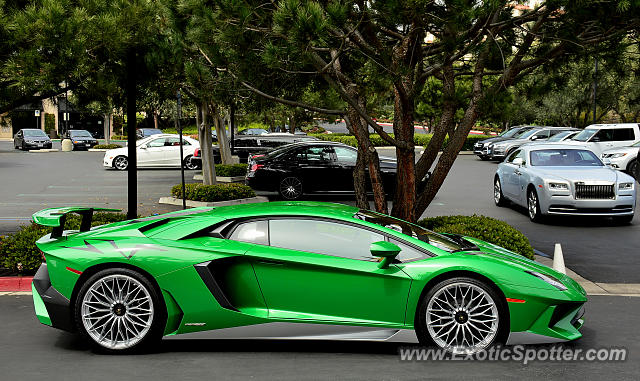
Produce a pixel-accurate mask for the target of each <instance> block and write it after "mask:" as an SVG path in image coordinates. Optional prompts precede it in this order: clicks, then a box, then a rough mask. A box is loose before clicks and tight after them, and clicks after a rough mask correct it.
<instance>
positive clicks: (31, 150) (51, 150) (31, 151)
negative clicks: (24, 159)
mask: <svg viewBox="0 0 640 381" xmlns="http://www.w3.org/2000/svg"><path fill="white" fill-rule="evenodd" d="M59 151H60V150H59V149H57V148H43V149H30V150H29V151H28V152H30V153H46V152H59Z"/></svg>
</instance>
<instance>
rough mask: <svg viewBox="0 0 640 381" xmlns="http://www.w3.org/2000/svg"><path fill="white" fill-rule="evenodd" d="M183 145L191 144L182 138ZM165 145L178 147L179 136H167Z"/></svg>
mask: <svg viewBox="0 0 640 381" xmlns="http://www.w3.org/2000/svg"><path fill="white" fill-rule="evenodd" d="M182 142H183V143H182V144H184V145H185V146H189V145H191V144H190V143H189V142H188V141H187V140H186V139H182ZM164 145H165V146H166V147H180V138H167V139H166V140H165V142H164Z"/></svg>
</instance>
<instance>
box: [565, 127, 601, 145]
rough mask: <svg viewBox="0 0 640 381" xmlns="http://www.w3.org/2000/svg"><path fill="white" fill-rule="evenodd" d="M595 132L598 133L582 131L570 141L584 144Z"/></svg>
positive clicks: (591, 130)
mask: <svg viewBox="0 0 640 381" xmlns="http://www.w3.org/2000/svg"><path fill="white" fill-rule="evenodd" d="M596 132H598V130H594V129H588V130H582V131H580V132H578V134H577V135H576V136H574V137H573V138H571V140H576V141H579V142H586V141H587V140H589V139H590V138H591V137H592V136H593V135H594V134H595V133H596Z"/></svg>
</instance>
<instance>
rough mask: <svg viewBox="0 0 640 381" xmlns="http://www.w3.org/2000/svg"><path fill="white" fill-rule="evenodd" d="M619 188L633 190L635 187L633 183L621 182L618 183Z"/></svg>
mask: <svg viewBox="0 0 640 381" xmlns="http://www.w3.org/2000/svg"><path fill="white" fill-rule="evenodd" d="M618 189H620V190H631V189H633V183H620V184H618Z"/></svg>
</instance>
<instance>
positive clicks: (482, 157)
mask: <svg viewBox="0 0 640 381" xmlns="http://www.w3.org/2000/svg"><path fill="white" fill-rule="evenodd" d="M479 157H480V160H482V161H487V160H489V159H491V156H487V155H480V156H479Z"/></svg>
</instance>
